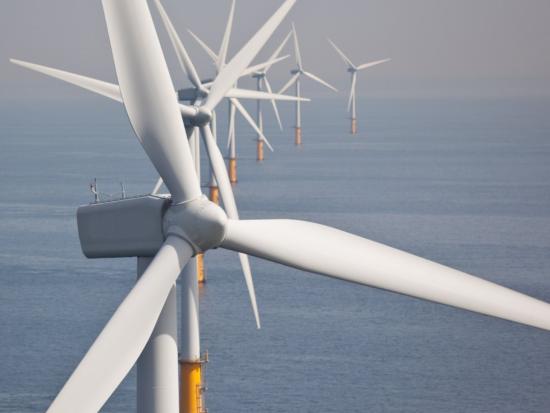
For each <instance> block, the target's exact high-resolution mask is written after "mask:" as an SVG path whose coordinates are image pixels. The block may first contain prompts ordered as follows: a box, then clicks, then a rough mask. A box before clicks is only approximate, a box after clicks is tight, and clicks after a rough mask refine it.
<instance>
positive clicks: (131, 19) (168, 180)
mask: <svg viewBox="0 0 550 413" xmlns="http://www.w3.org/2000/svg"><path fill="white" fill-rule="evenodd" d="M103 8H104V12H105V19H106V22H107V29H108V32H109V39H110V42H111V49H112V52H113V58H114V62H115V69H116V72H117V76H118V80H119V85H120V90H121V93H122V98H123V101H124V105H125V107H126V111H127V113H128V117H129V118H130V122H131V124H132V126H133V128H134V130H135V132H136V135H137V136H138V139H139V141H140V143H141V145H142V146H143V148H144V150H145V152H146V153H147V155H148V157H149V159H150V160H151V161H152V163H153V165H154V166H155V168H156V170H157V172H158V173H159V175H160V176H161V177H162V179H163V180H164V183H165V184H166V186H167V187H168V189H169V190H170V193H171V194H172V202H174V203H181V202H185V201H187V200H191V199H195V198H198V197H200V196H201V194H202V193H201V190H200V186H199V183H198V179H197V175H196V173H195V168H194V167H193V165H194V163H193V160H192V157H191V152H190V150H189V144H188V141H187V137H186V134H185V129H184V127H183V122H182V120H181V114H180V109H181V107H179V106H178V102H177V99H176V94H175V93H174V86H173V84H172V80H171V79H170V74H169V73H168V67H167V66H166V61H165V60H164V55H163V54H162V49H161V47H160V42H159V39H158V36H157V33H156V31H155V26H154V24H153V19H152V17H151V14H150V11H149V8H148V6H147V2H146V0H103ZM145 85H154V87H144V86H145Z"/></svg>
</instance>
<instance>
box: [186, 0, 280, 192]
mask: <svg viewBox="0 0 550 413" xmlns="http://www.w3.org/2000/svg"><path fill="white" fill-rule="evenodd" d="M234 10H235V0H233V2H232V4H231V10H230V13H229V19H228V22H227V25H226V29H225V34H224V37H223V39H222V43H221V46H220V52H219V53H217V54H216V53H215V52H214V51H213V50H212V48H210V47H209V46H208V45H207V44H206V43H205V42H204V41H203V40H201V38H200V37H199V36H197V35H196V34H195V33H193V32H192V31H191V30H188V32H189V34H190V35H191V36H192V37H193V38H194V39H195V41H196V42H197V43H198V45H199V46H200V47H201V48H202V49H203V50H204V51H205V52H206V54H207V55H208V56H209V57H210V59H211V60H212V62H213V63H214V66H215V67H216V70H217V71H218V72H219V71H220V70H221V69H222V68H223V66H224V65H225V60H226V58H227V47H228V45H229V38H230V36H231V30H232V26H233V15H234ZM289 37H290V35H289V36H287V38H286V39H285V40H284V41H283V43H282V44H281V45H280V46H279V47H278V48H277V49H276V51H275V52H274V53H273V54H272V55H271V57H270V58H269V60H268V61H267V63H268V64H266V65H265V66H263V67H258V68H257V70H256V71H255V72H252V73H253V77H255V78H257V79H258V82H257V83H258V85H257V90H258V91H262V90H263V88H262V87H261V82H262V81H263V80H265V81H266V83H265V86H266V89H267V92H268V93H270V94H273V89H272V88H271V85H270V84H269V81H268V80H267V78H266V74H267V72H268V71H269V70H270V69H271V67H272V66H273V64H275V63H278V62H280V61H282V60H284V59H286V58H287V57H288V56H282V57H280V56H279V55H280V54H281V51H282V49H283V48H284V46H285V44H286V43H287V42H288V38H289ZM276 100H280V99H271V104H272V106H273V110H274V111H275V116H276V118H277V121H278V123H279V126H280V128H281V129H282V123H281V119H280V115H279V111H278V109H277V104H276ZM260 104H261V103H260V99H258V100H257V106H258V111H257V113H258V115H257V118H256V125H257V127H258V129H259V130H260V131H258V130H256V129H255V131H256V133H257V152H256V153H257V160H258V161H263V160H264V150H263V145H264V143H265V144H266V145H267V146H268V148H269V149H270V150H271V151H273V148H272V147H271V146H270V145H269V142H268V141H267V140H266V139H265V136H264V134H263V117H262V115H261V107H260ZM235 112H236V106H235V104H234V103H233V102H232V101H230V102H229V112H228V113H229V123H228V125H229V126H228V139H227V146H228V158H229V164H228V170H229V179H230V180H231V183H237V180H238V179H237V150H236V133H235Z"/></svg>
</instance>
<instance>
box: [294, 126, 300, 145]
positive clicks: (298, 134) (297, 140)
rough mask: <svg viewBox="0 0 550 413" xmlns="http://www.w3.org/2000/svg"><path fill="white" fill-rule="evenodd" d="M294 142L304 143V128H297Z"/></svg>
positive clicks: (297, 143)
mask: <svg viewBox="0 0 550 413" xmlns="http://www.w3.org/2000/svg"><path fill="white" fill-rule="evenodd" d="M294 143H295V144H296V145H297V146H299V145H301V144H302V128H296V133H295V135H294Z"/></svg>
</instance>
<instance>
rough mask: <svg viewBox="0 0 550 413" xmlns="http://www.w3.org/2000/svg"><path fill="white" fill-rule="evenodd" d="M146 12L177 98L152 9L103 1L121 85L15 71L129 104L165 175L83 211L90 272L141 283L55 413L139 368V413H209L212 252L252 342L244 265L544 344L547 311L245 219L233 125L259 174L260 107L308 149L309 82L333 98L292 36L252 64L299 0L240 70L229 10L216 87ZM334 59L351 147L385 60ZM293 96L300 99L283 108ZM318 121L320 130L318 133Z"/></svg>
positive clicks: (94, 399) (94, 397) (393, 258)
mask: <svg viewBox="0 0 550 413" xmlns="http://www.w3.org/2000/svg"><path fill="white" fill-rule="evenodd" d="M152 3H153V4H154V5H155V7H156V10H157V11H158V13H159V15H160V18H161V21H162V25H163V26H164V30H166V32H167V33H168V36H169V40H170V43H171V47H172V49H173V50H174V52H175V53H176V56H177V59H178V63H179V66H180V67H179V70H182V71H183V73H184V74H185V76H186V78H187V79H188V81H189V84H188V85H182V86H181V87H175V85H174V83H173V80H172V79H173V77H172V74H171V73H170V70H169V68H168V65H167V63H166V59H165V54H164V51H163V49H162V46H161V43H160V39H159V36H158V29H157V27H156V26H155V23H154V20H153V16H152V14H151V9H150V7H149V5H148V2H147V0H102V5H103V11H104V14H105V21H106V25H107V32H108V36H109V41H110V45H111V49H112V56H113V61H114V66H115V69H116V75H117V79H118V84H116V83H110V82H105V81H102V80H97V79H94V78H92V77H87V76H82V75H79V74H74V73H70V72H67V71H63V70H59V69H53V68H50V67H46V66H42V65H38V64H35V63H29V62H24V61H20V60H12V61H13V63H15V64H17V65H20V66H23V67H25V68H28V69H31V70H34V71H37V72H40V73H43V74H45V75H48V76H51V77H54V78H57V79H59V80H62V81H64V82H68V83H70V84H73V85H75V86H77V87H80V88H83V89H86V90H88V91H91V92H93V93H95V94H99V95H102V96H104V97H107V98H109V99H111V100H115V101H118V102H120V103H122V104H123V105H124V107H125V109H126V113H127V115H128V118H129V121H130V124H131V126H132V128H133V131H134V132H135V135H136V137H137V140H138V143H139V144H140V145H141V147H142V148H143V150H144V152H145V154H146V155H147V157H148V159H149V160H150V162H151V163H152V165H153V166H154V168H155V170H156V172H157V173H158V175H159V178H158V179H157V177H151V187H152V191H151V192H150V193H148V194H146V195H140V196H133V197H122V198H121V199H116V200H108V201H102V200H101V199H96V200H95V201H94V202H93V203H90V204H88V205H84V206H81V207H80V208H79V209H78V211H77V224H78V231H79V240H80V245H81V248H82V251H83V253H84V255H85V256H86V257H87V258H90V259H107V258H109V259H112V258H136V261H137V281H136V283H135V285H134V287H133V288H132V289H131V291H129V293H128V295H127V296H126V297H125V298H124V299H123V301H122V302H121V304H120V306H119V307H118V308H117V309H116V311H115V312H114V313H113V315H112V317H111V318H110V319H109V321H108V322H107V324H106V325H105V327H104V328H103V330H102V331H101V332H100V333H99V335H98V336H97V338H96V340H95V341H94V343H93V344H92V345H91V347H90V348H89V350H88V351H87V352H86V354H85V355H84V357H83V358H82V360H81V362H80V363H79V364H78V366H77V367H76V368H75V369H74V371H73V372H72V374H71V375H70V377H69V378H68V380H67V381H66V383H65V384H64V386H63V387H62V389H61V390H60V391H59V393H58V394H57V396H56V397H55V399H54V400H53V402H52V404H51V405H50V407H49V409H48V412H51V413H67V412H97V411H99V410H100V409H101V408H102V407H103V406H104V405H105V403H106V402H107V400H108V399H109V398H110V397H111V395H112V394H113V393H114V392H115V391H116V389H117V388H118V387H119V385H120V383H121V382H122V381H123V380H124V378H125V377H126V376H127V375H128V373H129V372H130V370H131V369H132V368H133V367H134V365H136V366H137V384H136V385H137V389H136V394H137V401H138V402H137V410H138V412H141V413H145V412H154V413H156V412H158V413H178V412H179V413H201V412H202V413H204V412H205V411H206V409H205V400H204V387H205V386H204V382H203V373H204V372H203V363H204V361H205V360H204V357H203V355H202V352H201V335H200V316H199V293H198V290H199V281H200V278H201V274H200V272H201V269H202V267H203V265H204V264H203V259H204V258H203V257H204V254H205V253H209V254H215V253H216V250H218V249H224V250H228V251H231V252H234V253H236V254H237V257H238V259H239V263H240V266H241V270H242V273H243V275H244V280H245V283H246V286H247V290H248V295H249V299H250V303H251V308H252V312H253V314H254V318H255V321H256V326H257V328H258V329H259V328H260V325H261V322H260V312H259V310H258V303H257V299H256V292H255V287H254V282H253V277H252V269H251V264H250V259H249V256H254V257H257V258H260V259H264V260H267V261H271V262H274V263H277V264H281V265H284V266H286V267H290V268H293V269H298V270H302V271H306V272H309V273H312V274H315V275H318V276H326V277H330V278H334V279H336V280H340V281H347V282H351V283H354V284H355V285H357V286H368V287H374V288H377V289H383V290H387V291H390V292H394V293H398V294H402V295H406V296H410V297H414V298H418V299H422V300H426V301H431V302H435V303H439V304H444V305H448V306H451V307H455V308H459V309H465V310H469V311H472V312H476V313H479V314H484V315H489V316H492V317H496V318H501V319H504V320H509V321H513V322H516V323H521V324H525V325H529V326H533V327H536V328H540V329H544V330H550V304H548V303H546V302H543V301H541V300H538V299H536V298H532V297H530V296H527V295H525V294H523V293H520V292H516V291H514V290H511V289H509V288H507V287H504V286H501V285H498V284H495V283H492V282H489V281H486V280H484V279H482V278H478V277H476V276H473V275H469V274H467V273H464V272H461V271H459V270H455V269H452V268H449V267H446V266H444V265H441V264H437V263H435V262H432V261H428V260H426V259H424V258H421V257H418V256H416V255H413V254H409V253H406V252H403V251H400V250H398V249H395V248H392V247H389V246H386V245H383V244H380V243H378V242H375V241H371V240H368V239H366V238H363V237H362V236H358V235H353V234H350V233H347V232H344V231H341V230H339V229H336V228H332V227H328V226H325V225H321V224H317V223H312V222H306V221H299V220H293V219H256V220H246V219H241V217H240V214H239V210H238V207H237V201H236V199H235V194H234V191H233V190H234V187H233V186H234V185H235V183H236V182H237V181H238V171H237V163H238V162H237V160H238V157H237V140H238V137H239V133H238V131H237V129H236V117H237V114H239V115H240V116H242V117H243V119H244V120H245V121H246V123H247V124H248V126H249V127H251V128H252V129H253V131H254V133H255V134H256V142H255V145H256V153H257V160H258V161H263V160H264V146H266V147H267V148H269V149H273V146H274V145H272V144H271V143H270V142H269V140H268V138H267V137H266V136H265V133H264V130H265V128H264V113H263V105H264V104H265V103H268V104H270V106H271V108H272V110H273V111H274V114H275V118H276V120H277V123H278V125H279V127H282V125H283V119H281V116H280V114H279V110H278V106H277V104H278V102H286V103H290V104H294V105H295V109H296V119H295V125H294V128H295V135H294V143H295V144H296V145H302V143H303V134H302V118H301V114H302V106H301V105H302V103H304V102H307V101H309V99H308V98H306V97H304V96H303V94H302V89H301V87H302V82H303V81H306V80H308V81H309V80H311V81H312V82H314V83H316V84H319V85H322V86H323V87H325V88H328V89H331V90H333V91H336V89H335V88H334V87H333V86H332V85H330V84H329V83H327V82H326V81H324V80H323V79H322V78H321V77H319V76H318V75H317V74H314V73H312V72H311V71H309V68H308V69H307V70H306V67H307V65H306V64H305V63H304V59H303V56H302V53H301V50H300V42H299V38H298V33H297V29H296V27H295V25H292V28H291V30H290V32H289V33H288V34H286V36H285V37H284V40H283V41H282V43H280V44H278V46H277V47H276V48H275V50H273V52H272V54H271V55H270V57H269V58H268V59H267V60H266V61H265V62H260V63H255V59H256V58H257V56H258V54H259V53H260V52H261V50H262V49H263V48H264V47H265V45H266V44H267V42H268V41H269V40H270V39H271V38H272V36H273V35H274V33H275V32H276V30H277V29H278V28H279V27H280V26H281V24H282V22H283V21H284V20H285V18H286V17H287V15H288V14H289V13H290V11H291V10H292V8H293V6H294V5H295V3H296V0H285V1H283V2H282V4H281V5H280V7H279V8H278V9H277V10H276V11H275V12H274V14H273V15H272V16H271V17H270V18H269V19H268V20H267V21H266V22H265V23H264V24H263V25H262V26H261V27H260V28H259V29H258V31H257V32H256V33H255V34H254V35H253V36H252V37H251V39H250V40H249V41H248V42H247V43H246V44H245V45H244V46H243V47H242V48H241V49H240V50H239V51H238V52H237V53H236V54H235V55H234V56H232V57H229V56H228V50H229V44H230V41H231V34H232V31H233V26H234V17H235V7H236V4H235V1H232V3H231V7H230V10H229V17H228V20H227V24H226V27H225V31H224V34H223V37H222V41H221V44H220V47H219V50H218V52H214V50H213V49H212V48H211V47H209V46H208V45H206V43H205V42H204V41H202V40H201V39H200V37H199V36H198V35H196V34H194V33H193V34H191V36H192V37H193V38H194V39H195V40H196V41H197V42H198V44H199V45H200V46H201V47H202V49H204V51H205V52H206V53H207V55H208V56H209V58H210V59H211V61H212V63H213V69H214V71H215V76H214V78H212V79H210V78H206V77H204V76H203V75H202V74H200V73H199V71H198V69H197V67H196V66H195V64H194V63H193V60H192V58H191V56H190V54H189V53H188V50H187V48H186V46H185V42H184V41H183V39H182V38H181V37H180V33H181V31H182V30H181V29H179V28H176V27H175V26H174V24H173V22H172V20H171V18H170V16H169V14H168V13H167V11H166V10H165V8H164V7H163V5H162V4H161V1H160V0H152ZM189 15H190V16H191V15H192V12H191V11H189ZM205 27H212V26H209V25H206V26H205ZM291 38H292V40H293V41H292V44H293V51H294V56H295V61H296V66H295V67H294V68H293V69H292V71H291V73H290V75H291V76H290V78H289V80H288V81H287V83H286V84H284V85H283V86H282V87H281V88H280V89H279V90H277V89H274V88H273V87H272V84H271V81H270V80H269V75H270V73H271V71H273V70H275V69H276V68H277V64H278V63H279V62H281V61H282V60H284V59H285V58H287V57H288V56H284V55H282V53H283V51H284V49H285V47H286V46H287V45H288V43H289V41H290V39H291ZM330 46H331V47H332V48H333V49H334V53H335V54H337V55H339V58H341V59H342V60H343V62H344V63H345V67H346V70H347V73H348V74H349V75H350V77H351V86H350V93H349V97H348V102H347V103H348V111H349V113H350V122H351V129H350V131H351V133H352V134H354V135H355V134H356V133H357V107H356V106H357V105H356V102H357V95H358V92H357V85H358V81H357V78H358V73H359V72H360V71H362V70H365V69H367V68H372V67H374V66H377V65H380V64H382V63H384V62H387V61H388V59H382V60H376V61H372V62H370V63H364V64H359V65H356V64H354V63H352V61H351V60H350V59H349V58H348V57H347V55H346V54H345V53H344V52H343V51H342V50H341V49H340V48H339V47H338V46H337V45H336V44H335V43H334V42H332V41H331V40H329V41H328V43H327V49H328V48H329V47H330ZM250 77H252V79H254V80H255V82H256V88H255V90H250V89H243V88H240V87H239V86H238V83H239V82H240V81H242V80H243V79H244V78H250ZM293 86H294V88H295V93H294V94H293V95H287V94H285V93H286V92H287V91H288V90H290V88H291V87H293ZM275 90H277V91H276V92H275ZM243 100H249V101H252V102H253V103H255V104H256V109H257V112H256V117H253V116H252V115H251V114H250V113H249V111H248V110H247V109H246V108H245V106H244V105H243V103H242V101H243ZM222 104H223V105H228V115H229V116H228V123H227V130H228V137H227V147H226V148H224V147H223V145H221V143H222V142H221V139H219V138H220V137H219V136H218V133H217V131H218V129H219V128H218V125H217V124H218V122H219V119H218V117H217V116H216V110H217V109H219V108H220V105H222ZM316 121H317V123H318V124H319V125H322V123H323V119H317V120H316ZM308 139H315V137H314V136H311V137H308ZM201 141H202V145H201ZM223 143H225V142H223ZM240 144H241V143H239V145H240ZM343 144H345V143H343ZM201 148H204V150H205V154H204V156H203V157H202V158H203V159H207V160H208V163H209V166H210V169H209V176H208V177H207V179H208V191H209V193H208V195H209V196H208V197H207V196H206V195H205V194H203V188H202V186H201V183H202V179H201V165H200V162H201V153H200V151H201ZM222 148H223V150H222ZM224 152H225V156H224ZM226 161H227V162H226ZM155 180H157V182H156V184H155V185H153V183H154V182H155ZM245 184H246V183H245ZM178 279H179V284H180V292H181V294H180V297H179V305H180V307H181V319H180V320H179V338H178V312H177V302H178V298H177V297H176V282H177V281H178ZM67 339H70V338H67ZM343 409H345V407H343Z"/></svg>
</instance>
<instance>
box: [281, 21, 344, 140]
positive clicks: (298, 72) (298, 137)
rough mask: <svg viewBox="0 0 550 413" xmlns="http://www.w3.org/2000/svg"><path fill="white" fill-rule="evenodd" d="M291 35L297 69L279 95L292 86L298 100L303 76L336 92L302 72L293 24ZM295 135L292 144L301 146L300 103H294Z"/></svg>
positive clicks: (323, 82)
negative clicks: (294, 88)
mask: <svg viewBox="0 0 550 413" xmlns="http://www.w3.org/2000/svg"><path fill="white" fill-rule="evenodd" d="M292 33H293V34H294V51H295V54H296V64H297V65H298V67H297V68H296V69H293V70H292V71H291V72H290V74H291V75H292V77H291V78H290V80H289V81H288V83H287V84H286V85H284V86H283V88H282V89H281V90H280V91H279V93H284V92H285V91H287V90H288V88H289V87H291V86H292V85H296V97H297V98H299V97H301V95H302V91H301V84H300V78H301V77H302V75H303V76H306V77H309V78H310V79H312V80H314V81H316V82H317V83H320V84H322V85H323V86H325V87H328V88H329V89H332V90H334V91H335V92H337V91H338V90H336V88H335V87H334V86H332V85H330V84H328V83H327V82H325V81H324V80H323V79H321V78H319V77H318V76H315V75H314V74H313V73H311V72H307V71H305V70H304V67H303V65H302V55H301V53H300V44H299V42H298V34H297V33H296V27H295V26H294V23H293V24H292ZM295 129H296V133H295V140H294V142H295V143H296V145H301V144H302V107H301V104H300V101H297V102H296V128H295Z"/></svg>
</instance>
